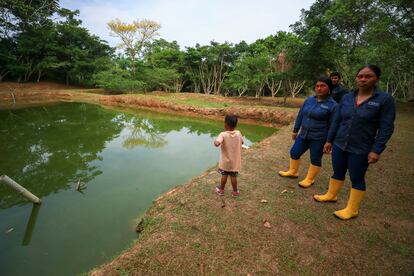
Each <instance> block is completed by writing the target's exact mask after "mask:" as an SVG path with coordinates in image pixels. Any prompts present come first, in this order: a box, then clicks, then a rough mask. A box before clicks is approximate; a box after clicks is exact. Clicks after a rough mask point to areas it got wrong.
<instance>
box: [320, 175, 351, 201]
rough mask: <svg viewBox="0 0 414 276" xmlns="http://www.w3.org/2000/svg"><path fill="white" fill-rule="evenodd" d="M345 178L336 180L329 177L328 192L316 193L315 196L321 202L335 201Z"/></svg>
mask: <svg viewBox="0 0 414 276" xmlns="http://www.w3.org/2000/svg"><path fill="white" fill-rule="evenodd" d="M344 182H345V181H344V180H336V179H333V178H332V177H331V178H330V179H329V188H328V192H327V193H326V194H324V195H314V196H313V198H314V199H315V200H316V201H319V202H334V201H336V199H337V196H338V193H339V191H340V190H341V189H342V186H343V185H344Z"/></svg>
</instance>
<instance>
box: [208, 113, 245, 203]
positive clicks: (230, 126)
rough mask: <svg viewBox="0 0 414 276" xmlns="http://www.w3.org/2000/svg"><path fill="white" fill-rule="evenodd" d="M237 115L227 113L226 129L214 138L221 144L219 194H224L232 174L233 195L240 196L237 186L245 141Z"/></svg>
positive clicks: (217, 189) (217, 143)
mask: <svg viewBox="0 0 414 276" xmlns="http://www.w3.org/2000/svg"><path fill="white" fill-rule="evenodd" d="M236 127H237V116H235V115H226V117H225V118H224V129H225V131H223V132H221V133H220V134H219V136H218V137H217V138H216V140H214V145H215V146H216V147H219V146H220V149H221V151H220V161H219V168H218V172H219V173H220V174H221V183H220V185H219V186H217V187H216V192H217V194H218V195H220V196H223V195H224V187H225V186H226V183H227V178H228V176H230V182H231V185H232V187H233V192H232V193H231V195H232V196H233V197H238V196H239V194H240V192H239V190H238V188H237V175H238V173H239V172H240V168H241V149H242V145H243V143H244V141H243V137H242V135H241V133H240V131H238V130H236Z"/></svg>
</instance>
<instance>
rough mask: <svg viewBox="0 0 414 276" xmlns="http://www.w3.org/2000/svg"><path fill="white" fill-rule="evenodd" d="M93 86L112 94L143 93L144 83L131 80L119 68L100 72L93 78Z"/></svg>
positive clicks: (125, 72) (126, 72)
mask: <svg viewBox="0 0 414 276" xmlns="http://www.w3.org/2000/svg"><path fill="white" fill-rule="evenodd" d="M93 82H94V84H95V86H97V87H101V88H105V89H107V90H111V91H114V92H124V93H131V92H138V91H144V90H145V88H146V83H145V82H143V81H139V80H134V79H132V77H131V75H130V73H129V72H128V71H126V70H123V69H120V68H112V69H110V70H106V71H101V72H99V73H97V74H95V75H94V76H93Z"/></svg>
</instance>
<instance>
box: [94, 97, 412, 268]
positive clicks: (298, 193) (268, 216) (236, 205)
mask: <svg viewBox="0 0 414 276" xmlns="http://www.w3.org/2000/svg"><path fill="white" fill-rule="evenodd" d="M412 107H413V106H412V105H411V106H407V105H401V106H399V112H398V116H397V122H396V131H395V134H394V136H393V137H392V139H391V141H390V143H389V146H388V148H387V150H386V151H385V152H384V153H383V155H382V156H381V160H380V162H379V163H378V164H375V165H373V166H371V167H370V168H369V171H368V175H367V183H368V184H367V196H366V199H365V200H364V202H363V205H362V208H361V211H360V216H359V217H358V218H357V219H354V220H350V221H340V220H338V219H335V218H334V217H333V215H332V213H333V211H335V210H338V209H339V208H342V207H343V206H344V205H345V204H346V201H347V199H348V194H349V186H350V183H349V181H348V180H347V184H346V186H345V188H344V189H343V190H342V192H341V193H340V195H339V198H338V202H337V203H330V204H329V203H328V204H322V203H317V202H314V201H313V200H312V195H313V194H315V193H320V192H324V191H325V189H326V187H327V182H328V178H329V176H330V174H331V166H330V157H329V156H325V157H324V167H323V170H322V173H321V174H320V175H319V177H318V179H317V182H316V183H315V184H314V185H313V186H312V187H311V188H309V189H301V188H299V187H298V185H297V180H292V179H284V178H280V177H278V176H277V171H278V170H280V169H284V168H286V166H287V163H288V153H289V148H290V146H291V140H290V128H284V129H283V130H281V131H279V132H278V133H277V134H275V135H274V136H272V137H270V138H268V139H266V140H264V141H262V142H261V143H259V144H257V145H256V146H254V147H253V148H251V149H248V150H246V151H245V152H244V153H243V172H242V173H241V175H240V178H239V181H240V190H241V193H242V194H241V196H240V198H237V199H234V198H231V197H230V196H229V195H230V193H229V192H230V190H229V189H230V187H227V191H226V196H225V197H224V198H223V197H219V196H217V195H216V194H215V193H214V186H215V185H216V184H217V183H218V180H219V176H218V174H217V173H216V172H215V168H211V169H210V170H208V171H207V172H206V173H205V174H204V175H201V176H199V177H196V178H194V179H192V180H191V181H189V182H188V183H186V184H185V185H184V186H181V187H178V188H176V189H175V190H173V191H171V192H170V193H169V194H168V195H166V196H163V197H162V198H160V199H159V200H157V201H156V202H155V203H154V205H153V207H152V208H151V209H150V210H149V211H148V212H147V214H146V216H145V218H144V221H143V225H142V228H143V231H142V232H141V234H140V235H139V236H138V239H137V241H136V242H135V243H134V244H133V245H132V246H131V248H130V249H128V250H126V251H125V252H124V253H122V254H121V255H120V256H119V257H117V258H116V259H114V261H112V262H111V263H109V264H106V265H103V266H102V267H100V268H98V269H96V270H95V271H93V272H92V274H93V275H172V274H179V275H233V274H236V275H274V274H282V275H284V274H346V275H355V274H356V275H371V274H385V275H390V274H400V275H408V274H410V273H411V272H412V270H413V267H414V255H413V254H414V251H413V249H414V237H413V235H412V233H413V230H414V208H413V207H414V206H413V204H412V198H413V196H414V183H413V182H412V176H413V171H412V169H411V167H412V166H411V164H412V163H413V162H414V157H413V156H414V147H413V146H412V145H411V144H410V143H411V141H412V137H413V135H414V126H413V124H412V121H413V120H414V112H413V108H412ZM308 164H309V162H308V157H307V156H306V157H305V158H304V160H303V162H302V167H301V171H300V176H301V177H303V176H304V175H305V174H306V169H307V166H308ZM263 200H265V201H266V202H262V201H263ZM264 221H268V222H269V223H270V228H267V227H264Z"/></svg>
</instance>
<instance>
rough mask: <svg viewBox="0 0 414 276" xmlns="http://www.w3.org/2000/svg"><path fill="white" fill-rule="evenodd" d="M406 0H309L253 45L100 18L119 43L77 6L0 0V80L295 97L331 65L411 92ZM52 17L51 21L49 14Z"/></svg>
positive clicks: (346, 77)
mask: <svg viewBox="0 0 414 276" xmlns="http://www.w3.org/2000/svg"><path fill="white" fill-rule="evenodd" d="M413 6H414V5H413V2H412V1H410V0H316V1H315V2H314V3H313V5H312V6H311V7H310V8H309V9H308V10H302V15H301V18H300V20H299V21H297V22H294V23H293V24H292V25H291V32H280V31H279V32H278V31H277V30H275V34H273V35H270V36H268V37H265V38H258V39H257V40H256V41H255V42H253V43H250V44H248V43H246V42H245V41H241V42H239V43H236V44H233V43H228V42H224V43H218V42H215V41H212V42H211V43H210V44H208V45H199V44H196V45H195V46H194V47H186V48H185V49H182V48H181V47H180V46H179V45H178V43H177V42H176V41H166V40H165V39H163V38H160V37H159V34H158V31H159V29H160V28H161V25H160V24H159V23H157V22H155V21H152V20H146V19H143V20H135V21H133V22H132V23H125V22H122V21H121V20H120V19H114V20H112V21H110V22H108V27H109V28H110V30H111V33H112V35H114V36H116V37H118V38H119V39H120V46H122V49H123V51H122V52H118V54H117V55H115V49H114V48H111V47H109V46H108V45H107V43H106V42H105V41H102V40H100V39H99V38H98V37H96V36H94V35H91V34H90V33H89V31H88V30H87V29H85V28H83V27H82V25H81V23H82V22H81V21H80V20H78V19H77V16H78V14H79V12H78V11H70V10H67V9H63V8H61V7H60V6H59V2H58V1H52V0H37V1H16V0H4V1H2V2H1V3H0V35H1V37H0V38H1V39H0V64H1V66H0V81H1V80H3V79H7V80H12V81H20V82H27V81H40V80H43V79H49V80H55V81H60V82H66V83H78V84H83V85H91V86H98V87H104V88H107V89H110V90H113V91H122V92H130V91H152V90H163V91H169V92H195V93H206V94H216V95H226V96H245V95H249V96H256V97H260V96H263V95H265V96H276V95H283V96H285V97H287V96H295V95H297V94H299V93H305V94H306V93H308V92H309V91H310V90H312V86H313V83H314V81H315V79H316V77H318V76H319V75H323V74H328V73H329V72H331V71H339V72H340V73H341V74H342V76H343V81H344V83H345V85H346V86H347V87H348V88H352V87H353V85H354V76H355V73H356V68H358V67H359V66H361V65H364V64H367V63H371V64H377V65H379V66H380V67H381V68H382V70H383V76H382V82H381V85H382V88H383V89H385V90H387V91H388V92H389V93H391V94H393V95H394V96H396V97H400V98H405V99H407V98H412V97H414V95H413V92H412V89H411V87H412V86H413V84H414V83H413V81H414V78H413V77H412V76H413V74H414V66H413V64H412V62H411V61H412V60H413V59H414V41H413V39H414V18H413V16H412V14H413ZM56 17H57V18H58V19H56Z"/></svg>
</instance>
